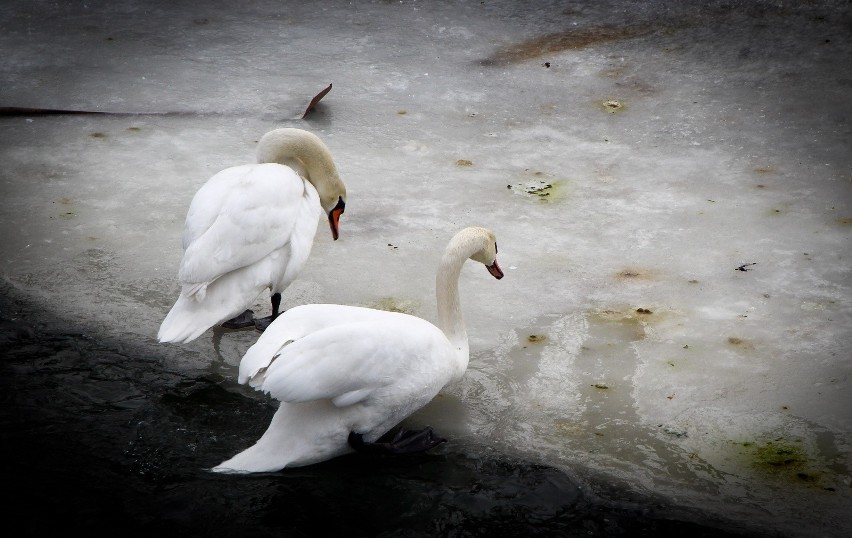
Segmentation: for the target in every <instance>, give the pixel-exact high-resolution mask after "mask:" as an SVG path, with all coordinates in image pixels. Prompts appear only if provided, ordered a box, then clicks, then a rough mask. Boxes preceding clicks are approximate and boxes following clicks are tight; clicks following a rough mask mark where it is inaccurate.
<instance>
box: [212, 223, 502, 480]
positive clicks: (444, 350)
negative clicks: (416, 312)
mask: <svg viewBox="0 0 852 538" xmlns="http://www.w3.org/2000/svg"><path fill="white" fill-rule="evenodd" d="M468 258H471V259H473V260H476V261H478V262H481V263H483V264H485V265H486V266H487V267H488V271H489V272H490V273H491V274H492V275H493V276H494V277H496V278H502V277H503V273H502V271H501V270H500V267H499V266H498V265H497V243H496V241H495V238H494V234H493V233H492V232H491V231H490V230H487V229H485V228H465V229H463V230H461V231H460V232H459V233H457V234H456V235H455V236H454V237H453V238H452V240H451V241H450V242H449V244H448V245H447V249H446V251H445V252H444V255H443V257H442V259H441V263H440V266H439V267H438V275H437V279H436V285H437V286H436V288H437V289H436V295H437V303H438V324H437V325H438V326H437V327H436V326H435V325H432V324H431V323H429V322H428V321H425V320H423V319H420V318H418V317H415V316H410V315H407V314H401V313H397V312H386V311H383V310H374V309H370V308H361V307H354V306H342V305H333V304H311V305H302V306H297V307H295V308H291V309H290V310H287V311H286V312H284V313H283V314H281V315H280V316H279V317H278V319H276V320H275V321H274V322H273V323H272V324H271V325H270V326H269V328H268V329H267V330H266V331H265V332H264V333H263V334H262V335H261V336H260V338H258V340H257V342H256V343H255V344H254V345H253V346H252V347H251V348H249V350H248V351H247V352H246V354H245V355H244V356H243V358H242V361H241V362H240V374H239V382H240V383H246V382H248V383H249V384H250V385H251V386H253V387H255V388H257V389H258V390H261V391H263V392H266V393H269V394H270V395H272V396H273V397H274V398H276V399H278V400H280V401H281V403H280V405H279V407H278V410H277V411H276V412H275V415H274V416H273V418H272V422H271V424H270V425H269V428H268V429H267V430H266V433H264V434H263V436H262V437H261V438H260V440H258V441H257V443H256V444H255V445H254V446H252V447H250V448H248V449H246V450H244V451H243V452H240V453H239V454H237V455H236V456H234V457H233V458H231V459H229V460H227V461H225V462H223V463H221V464H220V465H218V466H216V467H214V468H213V469H212V470H213V471H216V472H243V473H247V472H267V471H277V470H280V469H282V468H284V467H298V466H303V465H310V464H313V463H317V462H320V461H324V460H328V459H331V458H334V457H337V456H340V455H343V454H345V453H347V452H351V451H353V450H355V449H361V448H363V449H367V450H381V449H387V450H389V451H391V452H397V453H399V452H411V451H420V450H425V449H427V448H430V447H432V446H435V445H436V444H438V443H440V442H443V441H444V440H443V439H441V438H439V437H437V436H435V435H433V433H432V430H431V428H426V429H425V430H423V431H420V432H404V433H403V434H402V435H400V436H398V437H397V438H396V439H395V440H394V442H392V443H389V444H388V443H376V440H377V439H379V437H381V436H382V435H384V434H385V433H386V432H388V431H390V430H391V429H392V428H393V427H394V426H395V425H397V424H398V423H399V422H400V421H402V420H403V419H405V418H406V417H408V416H409V415H410V414H411V413H413V412H414V411H416V410H417V409H419V408H421V407H423V406H424V405H426V404H427V403H429V401H431V400H432V398H433V397H434V396H435V395H436V394H438V391H440V390H441V388H443V387H444V385H445V384H447V383H449V382H451V381H455V380H458V379H459V378H460V377H461V376H462V374H463V373H464V371H465V369H466V368H467V363H468V358H469V355H468V340H467V332H466V331H465V325H464V320H463V319H462V313H461V306H460V303H459V292H458V279H459V274H460V272H461V268H462V265H463V264H464V262H465V261H466V260H467V259H468ZM439 327H440V328H439Z"/></svg>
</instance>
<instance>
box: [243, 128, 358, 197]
mask: <svg viewBox="0 0 852 538" xmlns="http://www.w3.org/2000/svg"><path fill="white" fill-rule="evenodd" d="M257 162H259V163H278V164H285V165H288V166H294V165H295V166H296V168H298V169H301V170H300V171H302V172H303V173H304V174H305V176H306V179H307V180H308V181H310V182H311V184H313V186H314V187H316V189H317V192H318V193H319V195H320V200H321V202H322V204H323V207H325V206H327V205H329V204H331V205H332V206H333V205H334V204H335V203H336V202H337V195H336V193H337V192H339V191H340V190H341V188H342V185H343V184H342V182H341V181H340V176H338V174H337V167H336V166H335V164H334V159H333V158H332V156H331V152H330V151H329V149H328V147H327V146H326V145H325V144H324V143H323V142H322V140H320V139H319V137H318V136H316V135H315V134H313V133H310V132H308V131H303V130H302V129H293V128H284V129H275V130H273V131H270V132H268V133H266V134H265V135H263V137H262V138H261V139H260V141H259V142H258V146H257ZM343 192H345V189H343Z"/></svg>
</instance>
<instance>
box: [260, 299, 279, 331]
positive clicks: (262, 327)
mask: <svg viewBox="0 0 852 538" xmlns="http://www.w3.org/2000/svg"><path fill="white" fill-rule="evenodd" d="M271 300H272V315H271V316H266V317H265V318H258V319H255V320H254V328H255V329H257V330H258V331H260V332H263V331H265V330H266V328H267V327H269V324H270V323H272V322H273V321H275V318H277V317H278V308H279V307H280V306H281V294H280V293H273V294H272V298H271Z"/></svg>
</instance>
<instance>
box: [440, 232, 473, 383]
mask: <svg viewBox="0 0 852 538" xmlns="http://www.w3.org/2000/svg"><path fill="white" fill-rule="evenodd" d="M480 248H482V239H481V237H479V236H477V235H476V234H474V233H471V231H470V229H467V230H463V231H462V232H459V233H458V234H456V236H455V237H453V239H452V240H451V241H450V243H449V244H448V245H447V249H446V250H445V251H444V255H443V257H442V258H441V263H440V265H439V266H438V275H437V277H436V278H435V294H436V299H437V303H438V328H440V329H441V330H442V331H443V332H444V334H445V335H446V337H447V339H448V340H449V341H450V343H451V344H452V345H453V347H455V348H456V351H457V353H458V356H459V361H460V366H461V370H462V371H464V369H465V368H467V363H468V360H469V359H470V348H469V346H468V340H467V330H466V329H465V324H464V317H463V315H462V311H461V302H460V300H459V275H460V274H461V269H462V266H463V265H464V262H465V261H467V259H468V258H469V257H470V256H471V255H472V254H473V253H475V252H476V251H478V250H479V249H480Z"/></svg>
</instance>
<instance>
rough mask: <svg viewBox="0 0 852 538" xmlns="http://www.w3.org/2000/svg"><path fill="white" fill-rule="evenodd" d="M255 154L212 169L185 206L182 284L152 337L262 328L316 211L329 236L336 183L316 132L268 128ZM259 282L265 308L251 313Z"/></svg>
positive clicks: (302, 254)
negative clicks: (267, 300) (249, 160)
mask: <svg viewBox="0 0 852 538" xmlns="http://www.w3.org/2000/svg"><path fill="white" fill-rule="evenodd" d="M257 161H258V164H246V165H242V166H234V167H232V168H227V169H225V170H222V171H221V172H219V173H217V174H216V175H214V176H213V177H211V178H210V179H209V180H208V181H207V183H205V184H204V185H203V186H202V187H201V188H200V189H199V190H198V192H197V193H196V194H195V196H194V197H193V199H192V202H191V203H190V204H189V211H188V212H187V215H186V224H185V227H184V236H183V247H184V255H183V260H182V261H181V264H180V269H179V271H178V279H179V280H180V283H181V286H182V290H181V293H180V297H178V300H177V302H176V303H175V304H174V306H173V307H172V309H171V311H170V312H169V313H168V315H167V316H166V318H165V319H164V320H163V323H162V325H160V330H159V333H158V334H157V338H158V339H159V341H160V342H189V341H191V340H194V339H195V338H198V336H200V335H201V333H203V332H204V331H206V330H207V329H209V328H210V327H212V326H214V325H217V324H220V323H222V324H223V325H224V326H225V327H229V328H239V327H248V326H251V325H256V326H257V328H258V329H260V330H264V329H265V328H266V326H268V325H269V322H271V321H272V320H274V319H275V318H276V317H277V316H278V313H279V312H278V309H279V307H280V304H281V292H282V291H284V289H286V288H287V286H289V285H290V284H291V283H292V282H293V280H295V279H296V276H297V275H298V274H299V271H300V270H301V269H302V267H303V266H304V265H305V262H306V261H307V259H308V256H309V255H310V253H311V247H312V246H313V241H314V236H315V235H316V230H317V222H318V220H319V217H320V214H321V213H322V212H325V213H326V214H327V215H328V223H329V225H330V226H331V235H332V237H333V238H334V239H335V240H336V239H337V237H338V226H339V219H340V215H341V214H342V213H343V210H344V208H345V205H346V187H345V186H344V184H343V182H342V181H341V180H340V177H339V176H338V174H337V167H336V166H335V165H334V160H333V159H332V157H331V152H330V151H329V149H328V147H326V145H325V144H324V143H323V142H322V141H321V140H320V139H319V138H318V137H317V136H316V135H314V134H312V133H309V132H308V131H303V130H301V129H291V128H287V129H275V130H273V131H270V132H268V133H266V134H265V135H263V137H262V138H261V139H260V141H259V142H258V148H257ZM265 289H269V290H270V295H271V302H272V315H271V316H270V317H269V318H265V319H261V320H255V319H253V313H252V312H251V310H247V309H248V307H250V306H251V305H252V304H253V303H254V301H255V300H256V299H257V297H258V295H260V294H261V293H262V292H263V291H264V290H265Z"/></svg>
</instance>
